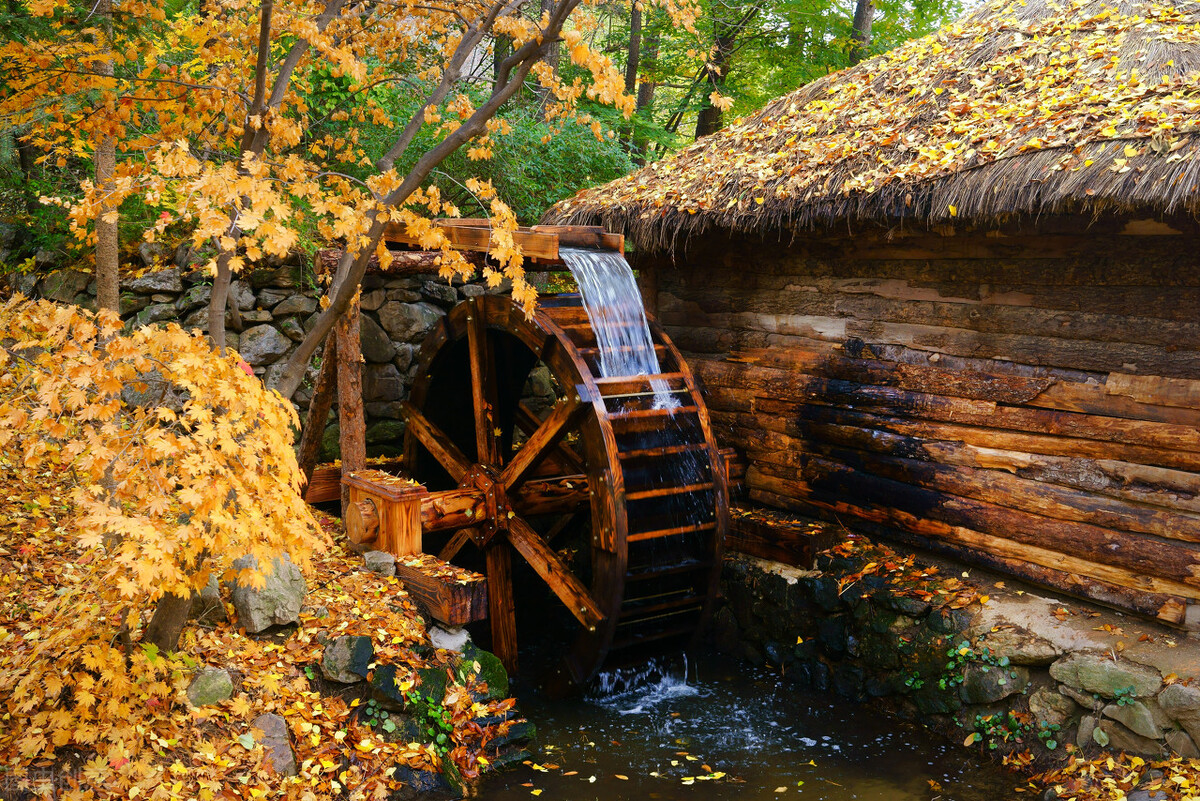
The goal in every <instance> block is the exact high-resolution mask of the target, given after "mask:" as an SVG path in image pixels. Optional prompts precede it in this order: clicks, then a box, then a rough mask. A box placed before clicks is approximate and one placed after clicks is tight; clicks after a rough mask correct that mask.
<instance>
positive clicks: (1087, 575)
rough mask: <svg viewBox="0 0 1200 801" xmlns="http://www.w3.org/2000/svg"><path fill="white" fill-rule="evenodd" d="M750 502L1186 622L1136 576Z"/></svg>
mask: <svg viewBox="0 0 1200 801" xmlns="http://www.w3.org/2000/svg"><path fill="white" fill-rule="evenodd" d="M752 496H753V498H754V500H755V501H757V502H759V503H765V504H768V505H770V506H773V507H776V508H780V509H792V510H795V511H799V512H803V513H805V514H813V515H816V516H818V517H822V518H824V519H828V520H833V521H835V522H843V521H845V520H851V519H853V521H854V522H853V525H854V527H855V528H856V529H860V530H862V531H864V532H865V533H868V534H871V535H873V536H878V537H880V538H881V539H888V540H894V541H898V542H902V543H905V544H908V545H912V546H915V547H917V548H922V549H925V550H927V551H931V552H933V553H938V554H943V555H946V556H950V557H952V558H954V559H957V560H959V561H962V562H964V563H966V564H971V565H979V566H981V567H985V568H989V569H992V570H997V571H1000V572H1002V573H1007V574H1009V575H1012V576H1016V577H1017V578H1020V579H1023V580H1025V581H1029V582H1031V583H1033V584H1039V585H1042V586H1044V587H1049V588H1051V589H1053V590H1056V591H1058V592H1061V593H1064V594H1067V595H1072V596H1075V597H1078V598H1084V599H1087V600H1089V601H1097V602H1100V603H1103V604H1107V605H1109V606H1114V607H1116V608H1118V609H1123V610H1131V611H1134V612H1137V613H1139V614H1143V615H1146V616H1147V617H1157V618H1158V619H1159V620H1162V621H1163V622H1164V623H1169V624H1172V625H1179V624H1181V623H1182V622H1183V611H1184V609H1185V608H1186V606H1185V602H1186V598H1185V597H1184V596H1179V595H1174V594H1170V593H1164V592H1154V591H1150V590H1147V589H1142V588H1131V587H1130V586H1128V585H1129V582H1136V581H1137V580H1138V578H1139V577H1138V576H1137V575H1136V574H1133V575H1124V574H1122V573H1120V572H1119V571H1113V570H1112V569H1111V568H1109V567H1108V566H1106V565H1094V564H1091V563H1088V562H1085V561H1083V560H1080V559H1073V558H1071V557H1069V556H1066V555H1064V554H1059V553H1056V552H1053V551H1041V550H1034V551H1029V552H1028V556H1030V557H1032V558H1034V559H1038V560H1039V561H1036V562H1035V561H1030V560H1029V559H1028V558H1026V551H1025V550H1024V546H1020V547H1022V551H1021V553H1020V554H1019V555H1018V554H1016V553H1014V549H1013V543H1011V542H1009V541H1007V540H1002V539H998V538H992V537H988V536H987V535H985V534H980V533H979V532H972V531H968V530H966V529H960V530H956V531H953V532H952V533H951V536H949V537H946V536H945V535H939V536H937V537H933V536H928V535H926V534H922V533H921V532H923V531H927V530H928V527H927V526H924V525H922V524H921V523H920V522H919V521H916V520H901V521H891V522H889V523H885V524H881V523H878V522H875V520H874V518H876V517H877V515H874V514H873V513H871V512H868V511H866V510H863V509H861V508H860V507H851V506H846V505H841V506H834V505H830V504H828V503H826V502H824V501H816V502H812V501H809V500H804V499H800V498H791V497H788V496H784V495H777V494H775V493H772V492H766V491H761V490H756V491H754V492H752ZM869 518H870V519H869ZM1093 574H1101V575H1104V576H1106V577H1107V580H1105V579H1100V578H1095V577H1094V575H1093ZM1114 582H1125V583H1114ZM1160 589H1161V588H1160Z"/></svg>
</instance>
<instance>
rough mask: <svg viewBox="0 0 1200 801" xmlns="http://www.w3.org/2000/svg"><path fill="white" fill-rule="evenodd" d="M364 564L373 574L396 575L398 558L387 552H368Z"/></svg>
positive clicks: (364, 556)
mask: <svg viewBox="0 0 1200 801" xmlns="http://www.w3.org/2000/svg"><path fill="white" fill-rule="evenodd" d="M363 563H364V564H365V566H366V568H367V570H369V571H371V572H372V573H378V574H379V575H381V576H394V575H396V557H394V556H392V555H391V554H390V553H388V552H387V551H367V552H366V553H364V554H363Z"/></svg>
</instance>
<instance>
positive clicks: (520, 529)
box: [508, 517, 605, 630]
mask: <svg viewBox="0 0 1200 801" xmlns="http://www.w3.org/2000/svg"><path fill="white" fill-rule="evenodd" d="M508 540H509V542H511V543H512V545H513V547H514V548H516V550H517V552H518V553H520V554H521V556H523V557H525V561H526V562H528V563H529V565H530V567H532V568H533V569H534V570H535V571H536V572H537V574H538V575H539V576H541V577H542V580H543V581H545V582H546V584H547V586H549V587H550V589H551V590H552V591H553V592H554V594H555V595H557V596H558V598H559V600H561V601H562V602H563V603H564V604H566V607H567V609H568V610H569V611H570V612H571V614H572V615H574V616H575V619H576V620H578V621H579V622H580V623H582V624H583V625H584V626H585V627H586V628H587V629H589V630H592V629H595V628H596V626H597V624H599V623H600V621H602V620H604V617H605V615H604V612H603V611H602V610H601V609H600V607H599V606H597V605H596V602H595V601H594V600H593V599H592V596H591V594H590V593H589V592H588V591H587V588H586V587H584V586H583V583H582V582H580V580H579V579H577V578H576V577H575V574H574V573H572V572H571V569H570V568H569V567H567V566H566V564H564V563H563V560H562V559H561V558H560V557H559V555H558V554H557V553H555V552H554V549H553V548H551V547H550V546H549V545H547V544H546V541H545V540H543V539H542V538H541V536H540V535H539V534H538V533H537V532H536V531H534V530H533V527H532V526H530V525H529V524H528V523H526V522H525V521H524V520H523V519H521V518H520V517H514V518H512V519H510V520H509V521H508Z"/></svg>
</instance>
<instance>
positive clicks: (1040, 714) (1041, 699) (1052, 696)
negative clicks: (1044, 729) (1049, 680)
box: [1029, 687, 1079, 726]
mask: <svg viewBox="0 0 1200 801" xmlns="http://www.w3.org/2000/svg"><path fill="white" fill-rule="evenodd" d="M1078 710H1079V705H1078V704H1076V703H1075V702H1074V701H1072V700H1071V699H1070V698H1068V697H1067V696H1065V695H1063V694H1062V693H1059V692H1055V691H1054V690H1051V689H1049V688H1046V687H1043V688H1041V689H1039V690H1035V691H1034V692H1033V694H1032V695H1030V696H1029V711H1030V712H1032V713H1033V716H1034V717H1035V718H1037V719H1038V720H1039V721H1041V722H1043V723H1045V724H1047V725H1056V726H1065V725H1066V723H1067V721H1068V720H1070V719H1071V716H1072V715H1074V714H1075V712H1077V711H1078Z"/></svg>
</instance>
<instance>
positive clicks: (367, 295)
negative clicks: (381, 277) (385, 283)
mask: <svg viewBox="0 0 1200 801" xmlns="http://www.w3.org/2000/svg"><path fill="white" fill-rule="evenodd" d="M385 302H387V292H385V291H384V290H382V289H372V290H371V291H370V292H366V291H364V292H363V293H362V295H361V296H359V299H358V307H359V308H360V309H362V310H363V311H375V310H376V309H378V308H379V307H380V306H382V305H383V304H384V303H385Z"/></svg>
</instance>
